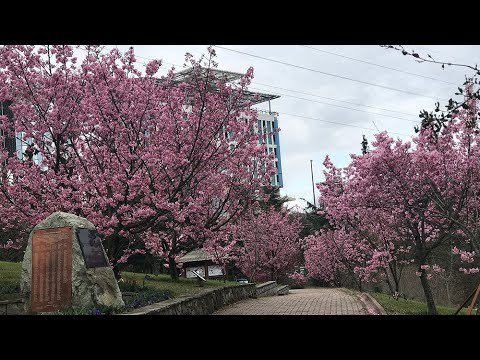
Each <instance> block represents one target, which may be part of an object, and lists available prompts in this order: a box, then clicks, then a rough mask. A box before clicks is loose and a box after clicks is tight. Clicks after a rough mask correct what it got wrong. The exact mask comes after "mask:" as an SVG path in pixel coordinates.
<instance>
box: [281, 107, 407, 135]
mask: <svg viewBox="0 0 480 360" xmlns="http://www.w3.org/2000/svg"><path fill="white" fill-rule="evenodd" d="M282 115H287V116H293V117H297V118H301V119H308V120H315V121H321V122H326V123H329V124H336V125H343V126H349V127H354V128H358V129H363V130H370V131H377V129H372V128H367V127H363V126H358V125H353V124H345V123H341V122H336V121H329V120H323V119H318V118H312V117H309V116H302V115H295V114H289V113H286V112H282ZM387 133H389V134H395V135H401V136H411V135H407V134H402V133H397V132H393V131H387Z"/></svg>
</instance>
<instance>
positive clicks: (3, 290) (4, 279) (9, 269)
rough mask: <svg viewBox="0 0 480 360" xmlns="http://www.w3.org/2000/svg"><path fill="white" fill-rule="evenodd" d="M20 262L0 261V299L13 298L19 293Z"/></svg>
mask: <svg viewBox="0 0 480 360" xmlns="http://www.w3.org/2000/svg"><path fill="white" fill-rule="evenodd" d="M21 270H22V263H15V262H7V261H0V300H15V299H16V298H18V293H20V272H21Z"/></svg>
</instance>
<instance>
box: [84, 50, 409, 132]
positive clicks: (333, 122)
mask: <svg viewBox="0 0 480 360" xmlns="http://www.w3.org/2000/svg"><path fill="white" fill-rule="evenodd" d="M81 49H82V50H84V51H86V50H85V49H83V48H81ZM105 49H107V48H105ZM107 50H108V49H107ZM135 56H136V57H138V58H143V59H146V60H154V59H151V58H147V57H144V56H138V55H135ZM140 63H142V62H140ZM165 63H166V62H165ZM142 64H145V63H142ZM169 64H171V65H174V66H178V65H177V64H173V63H169ZM145 65H146V64H145ZM257 84H258V85H264V84H259V83H257ZM264 86H269V85H264ZM270 87H273V86H270ZM254 89H255V88H254ZM257 90H260V89H257ZM285 90H287V91H292V92H295V90H289V89H285ZM281 95H282V96H287V97H292V98H297V99H301V100H305V101H311V102H316V103H321V104H325V105H331V106H335V107H340V108H344V109H348V110H354V111H359V112H364V113H369V114H373V115H380V116H385V117H390V118H394V119H399V120H403V121H410V122H417V121H414V120H408V119H403V118H399V117H394V116H389V115H384V114H379V113H373V112H369V111H364V110H360V109H353V108H348V107H345V106H340V105H335V104H328V103H324V102H320V101H316V100H311V99H305V98H301V97H297V96H293V95H287V94H281ZM313 96H315V95H313ZM340 101H341V100H340ZM378 109H380V108H378ZM382 110H385V109H382ZM282 114H284V115H287V116H293V117H298V118H304V119H309V120H315V121H321V122H326V123H331V124H337V125H343V126H350V127H355V128H359V129H364V130H369V131H376V130H378V128H377V129H372V128H366V127H362V126H358V125H352V124H345V123H340V122H335V121H328V120H323V119H318V118H312V117H308V116H301V115H293V114H289V113H284V112H282ZM387 132H388V133H390V134H395V135H401V136H409V135H406V134H401V133H396V132H390V131H387Z"/></svg>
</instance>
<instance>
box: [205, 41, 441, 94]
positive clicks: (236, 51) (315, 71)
mask: <svg viewBox="0 0 480 360" xmlns="http://www.w3.org/2000/svg"><path fill="white" fill-rule="evenodd" d="M214 46H215V47H217V48H219V49H223V50H227V51H232V52H235V53H238V54H243V55H247V56H251V57H254V58H258V59H262V60H266V61H271V62H274V63H277V64H282V65H286V66H291V67H294V68H297V69H302V70H307V71H311V72H314V73H318V74H323V75H327V76H331V77H336V78H339V79H344V80H349V81H354V82H357V83H360V84H365V85H370V86H375V87H379V88H382V89H387V90H392V91H397V92H401V93H404V94H409V95H415V96H420V97H424V98H429V99H433V100H437V101H438V100H443V101H448V100H447V99H440V98H438V97H433V96H428V95H422V94H418V93H415V92H412V91H408V90H402V89H397V88H393V87H390V86H384V85H380V84H374V83H370V82H368V81H363V80H358V79H353V78H350V77H348V76H341V75H337V74H332V73H328V72H325V71H321V70H317V69H312V68H308V67H305V66H300V65H295V64H291V63H287V62H284V61H280V60H275V59H270V58H267V57H264V56H259V55H255V54H250V53H247V52H244V51H239V50H233V49H229V48H226V47H223V46H219V45H214Z"/></svg>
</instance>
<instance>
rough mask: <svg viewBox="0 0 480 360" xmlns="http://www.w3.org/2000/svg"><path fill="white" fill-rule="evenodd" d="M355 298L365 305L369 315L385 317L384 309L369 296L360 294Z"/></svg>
mask: <svg viewBox="0 0 480 360" xmlns="http://www.w3.org/2000/svg"><path fill="white" fill-rule="evenodd" d="M357 297H358V298H359V299H360V300H361V301H362V302H363V303H364V304H365V307H366V309H367V312H368V314H369V315H387V313H386V311H385V309H384V308H383V307H382V305H380V304H379V303H378V301H377V300H375V299H374V298H373V297H372V296H370V294H367V293H360V294H357Z"/></svg>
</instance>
